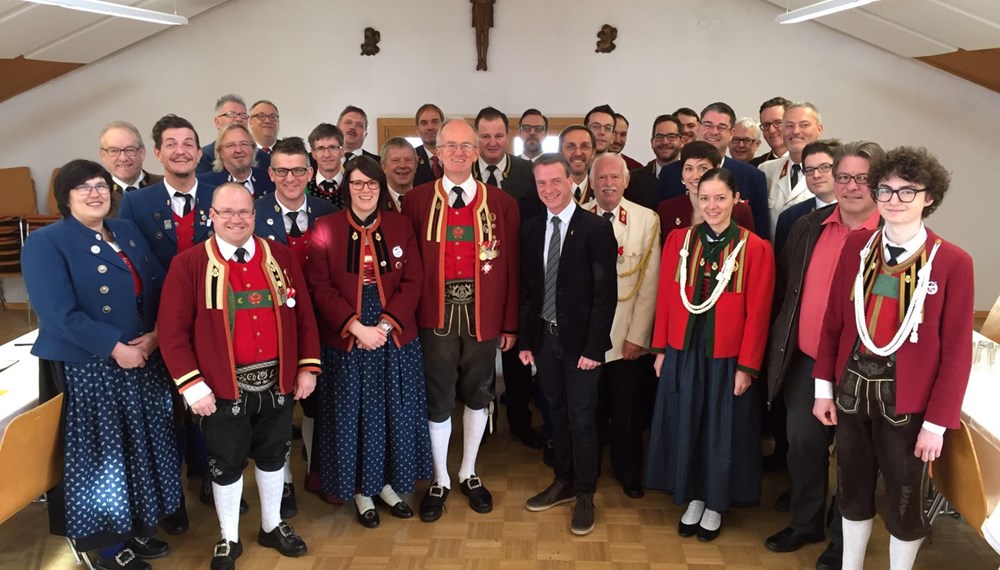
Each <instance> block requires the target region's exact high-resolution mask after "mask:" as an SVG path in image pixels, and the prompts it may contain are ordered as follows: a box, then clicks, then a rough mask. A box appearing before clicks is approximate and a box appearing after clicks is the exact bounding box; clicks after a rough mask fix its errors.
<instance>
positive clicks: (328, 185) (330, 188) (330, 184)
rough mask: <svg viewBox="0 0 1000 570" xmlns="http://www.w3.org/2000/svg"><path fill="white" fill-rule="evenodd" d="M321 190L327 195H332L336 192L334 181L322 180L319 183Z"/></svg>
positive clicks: (335, 182)
mask: <svg viewBox="0 0 1000 570" xmlns="http://www.w3.org/2000/svg"><path fill="white" fill-rule="evenodd" d="M319 185H320V187H322V188H323V190H326V193H327V194H333V193H334V192H336V191H337V181H336V180H324V181H322V182H320V183H319Z"/></svg>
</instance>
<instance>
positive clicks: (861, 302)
mask: <svg viewBox="0 0 1000 570" xmlns="http://www.w3.org/2000/svg"><path fill="white" fill-rule="evenodd" d="M879 235H880V232H875V233H874V234H872V237H871V239H869V240H868V243H867V244H865V247H864V248H863V249H862V250H861V263H860V265H859V267H858V274H857V276H856V277H855V278H854V324H855V328H857V329H858V337H860V338H861V343H862V344H864V345H865V348H867V349H868V351H869V352H871V353H872V354H876V355H878V356H889V355H890V354H893V353H895V352H896V351H897V350H899V348H900V347H901V346H903V343H904V342H906V337H907V335H909V337H910V342H912V343H916V342H917V339H918V336H917V328H918V327H919V326H920V323H921V322H923V320H924V299H926V298H927V288H928V287H929V286H930V282H931V267H932V266H933V265H934V256H935V255H937V250H938V248H939V247H941V242H937V243H935V244H934V248H933V249H931V255H930V257H928V258H927V263H925V264H924V266H923V267H921V268H920V271H917V287H916V289H915V290H914V292H913V297H912V298H911V299H910V305H909V306H908V307H907V308H906V314H905V315H904V316H903V322H902V324H900V325H899V330H897V331H896V334H895V336H893V337H892V340H891V341H889V344H887V345H885V346H882V347H879V346H876V345H875V341H874V340H872V337H871V335H870V334H868V326H867V322H866V319H865V283H864V280H865V279H864V273H865V261H866V260H867V259H868V254H869V253H871V249H872V244H873V243H874V242H875V239H876V238H877V237H878V236H879Z"/></svg>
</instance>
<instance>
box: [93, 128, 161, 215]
mask: <svg viewBox="0 0 1000 570" xmlns="http://www.w3.org/2000/svg"><path fill="white" fill-rule="evenodd" d="M99 140H100V144H101V152H100V154H101V162H102V163H104V168H107V169H108V172H110V173H111V179H112V180H113V181H114V186H113V187H112V188H111V211H110V212H109V213H108V216H109V217H112V218H113V217H115V216H117V215H118V208H119V207H120V206H121V202H122V196H123V195H124V194H125V193H126V192H132V191H133V190H138V189H139V188H145V187H146V186H149V185H150V184H156V183H157V182H159V181H161V180H163V177H162V176H160V175H158V174H150V173H148V172H146V171H145V170H143V168H142V162H143V161H144V160H146V145H144V144H143V143H142V136H141V135H140V134H139V129H137V128H135V125H133V124H132V123H129V122H127V121H113V122H111V123H108V124H107V125H106V126H105V127H104V128H103V129H102V130H101V136H100V137H99Z"/></svg>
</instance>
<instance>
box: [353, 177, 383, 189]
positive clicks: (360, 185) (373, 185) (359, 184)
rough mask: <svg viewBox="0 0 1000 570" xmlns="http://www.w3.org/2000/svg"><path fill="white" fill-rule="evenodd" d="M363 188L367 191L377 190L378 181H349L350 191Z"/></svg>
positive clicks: (370, 179)
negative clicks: (366, 188)
mask: <svg viewBox="0 0 1000 570" xmlns="http://www.w3.org/2000/svg"><path fill="white" fill-rule="evenodd" d="M365 186H367V187H368V189H369V190H378V189H379V183H378V180H375V179H374V178H369V179H368V180H351V190H361V189H362V188H364V187H365Z"/></svg>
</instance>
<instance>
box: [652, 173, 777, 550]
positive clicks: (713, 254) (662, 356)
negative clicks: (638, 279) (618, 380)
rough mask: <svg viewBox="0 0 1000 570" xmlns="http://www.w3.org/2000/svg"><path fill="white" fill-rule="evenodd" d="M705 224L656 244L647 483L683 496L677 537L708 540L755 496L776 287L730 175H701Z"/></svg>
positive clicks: (766, 251) (767, 252)
mask: <svg viewBox="0 0 1000 570" xmlns="http://www.w3.org/2000/svg"><path fill="white" fill-rule="evenodd" d="M697 192H698V208H699V210H700V212H701V215H702V218H703V219H704V222H702V223H700V224H697V225H695V226H693V227H691V228H688V229H687V230H685V231H675V232H672V233H671V234H670V235H669V236H668V237H667V241H666V244H665V245H664V246H663V260H662V262H661V265H660V284H659V292H658V294H657V301H656V320H655V321H654V325H653V346H652V350H653V352H655V353H657V354H656V361H655V364H654V366H655V368H656V373H657V375H658V376H659V385H658V387H657V393H656V407H655V411H654V416H653V425H652V428H651V431H650V437H649V453H648V457H649V460H648V464H647V466H646V486H647V487H649V488H651V489H663V490H665V491H667V492H670V493H672V494H673V495H674V502H675V503H677V504H683V503H688V508H687V511H686V512H685V513H684V516H683V517H682V518H681V520H680V524H679V527H678V532H679V533H680V535H681V536H694V535H695V534H697V535H698V538H699V539H700V540H702V541H709V540H713V539H715V537H717V536H718V535H719V529H720V527H721V525H722V515H721V513H722V512H723V511H725V510H727V509H728V508H729V507H730V505H755V504H757V503H758V502H759V501H760V478H761V476H760V469H761V464H760V462H761V457H760V418H759V416H760V406H759V404H758V402H759V400H758V397H757V390H758V389H759V388H758V386H757V383H756V382H754V381H753V379H754V378H756V377H757V376H758V374H759V370H760V365H761V361H762V360H763V358H764V345H765V341H766V339H767V328H768V322H769V318H770V314H771V300H772V297H773V294H774V256H773V254H772V253H771V246H770V245H769V244H768V243H767V242H766V241H764V240H762V239H761V238H759V237H757V236H756V235H755V234H753V233H751V232H750V231H749V230H747V229H746V228H743V227H741V226H739V225H737V224H736V223H735V222H734V221H733V219H732V215H733V208H734V206H735V205H736V204H737V203H738V201H739V197H740V195H739V192H738V191H737V188H736V181H735V179H734V178H733V175H732V174H731V173H730V172H729V171H728V170H726V169H724V168H714V169H711V170H709V171H707V172H705V173H704V174H703V175H702V176H701V180H700V182H698V187H697Z"/></svg>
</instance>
